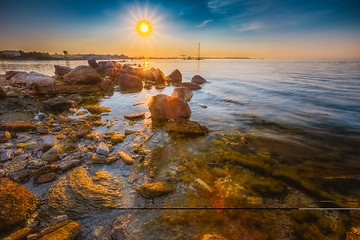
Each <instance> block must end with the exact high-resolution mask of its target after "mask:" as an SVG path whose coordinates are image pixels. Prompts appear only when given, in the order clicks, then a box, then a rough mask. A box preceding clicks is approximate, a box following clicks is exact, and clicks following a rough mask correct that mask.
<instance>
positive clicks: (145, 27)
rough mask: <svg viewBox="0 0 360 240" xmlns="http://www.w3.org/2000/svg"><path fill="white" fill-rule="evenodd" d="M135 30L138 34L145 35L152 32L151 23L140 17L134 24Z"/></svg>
mask: <svg viewBox="0 0 360 240" xmlns="http://www.w3.org/2000/svg"><path fill="white" fill-rule="evenodd" d="M136 30H137V32H138V33H139V35H141V36H143V37H147V36H148V35H149V34H150V33H151V32H152V27H151V23H150V22H149V21H147V20H145V19H141V20H140V21H138V22H137V24H136Z"/></svg>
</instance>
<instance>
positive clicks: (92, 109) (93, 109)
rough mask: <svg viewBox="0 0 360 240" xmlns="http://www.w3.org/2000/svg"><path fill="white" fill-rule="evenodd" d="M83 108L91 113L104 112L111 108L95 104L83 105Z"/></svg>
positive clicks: (109, 110)
mask: <svg viewBox="0 0 360 240" xmlns="http://www.w3.org/2000/svg"><path fill="white" fill-rule="evenodd" d="M84 108H85V109H87V110H88V111H89V112H90V113H92V114H100V113H104V112H111V108H109V107H102V106H97V105H89V106H85V107H84Z"/></svg>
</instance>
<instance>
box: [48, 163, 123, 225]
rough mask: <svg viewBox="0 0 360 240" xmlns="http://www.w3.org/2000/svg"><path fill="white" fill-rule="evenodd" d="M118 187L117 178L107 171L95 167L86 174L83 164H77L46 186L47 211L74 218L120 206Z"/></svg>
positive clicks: (119, 186) (119, 187) (119, 185)
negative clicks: (91, 173) (92, 172)
mask: <svg viewBox="0 0 360 240" xmlns="http://www.w3.org/2000/svg"><path fill="white" fill-rule="evenodd" d="M121 188H122V184H121V183H120V181H119V179H117V178H114V177H112V176H111V175H110V173H108V172H105V171H98V172H96V173H95V176H94V177H90V176H89V175H88V174H87V171H86V169H85V168H83V167H78V168H75V169H74V170H73V171H72V172H70V173H69V174H67V175H65V176H63V177H61V178H60V179H59V181H58V182H57V183H55V184H53V185H52V187H51V188H50V190H49V195H48V198H47V203H48V206H49V211H50V213H52V214H54V215H63V214H65V215H68V216H69V217H76V218H78V217H84V216H91V215H92V214H94V213H95V212H103V211H104V209H111V208H118V207H121V206H122V197H121V196H122V194H121Z"/></svg>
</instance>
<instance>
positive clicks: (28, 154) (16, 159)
mask: <svg viewBox="0 0 360 240" xmlns="http://www.w3.org/2000/svg"><path fill="white" fill-rule="evenodd" d="M30 157H31V154H30V153H25V154H21V155H19V156H16V157H14V158H13V160H12V161H13V162H20V161H24V160H26V159H28V158H30Z"/></svg>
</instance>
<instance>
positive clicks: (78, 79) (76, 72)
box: [64, 66, 103, 85]
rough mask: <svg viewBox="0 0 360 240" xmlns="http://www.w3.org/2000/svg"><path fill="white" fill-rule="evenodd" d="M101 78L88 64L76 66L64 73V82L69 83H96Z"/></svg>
mask: <svg viewBox="0 0 360 240" xmlns="http://www.w3.org/2000/svg"><path fill="white" fill-rule="evenodd" d="M102 80H103V78H102V77H101V76H100V75H99V74H98V73H97V72H96V71H95V70H94V69H92V68H91V67H89V66H78V67H76V68H74V69H73V70H72V71H71V72H69V73H67V74H65V75H64V82H65V83H66V84H70V85H76V84H84V85H91V84H98V83H100V82H101V81H102Z"/></svg>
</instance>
